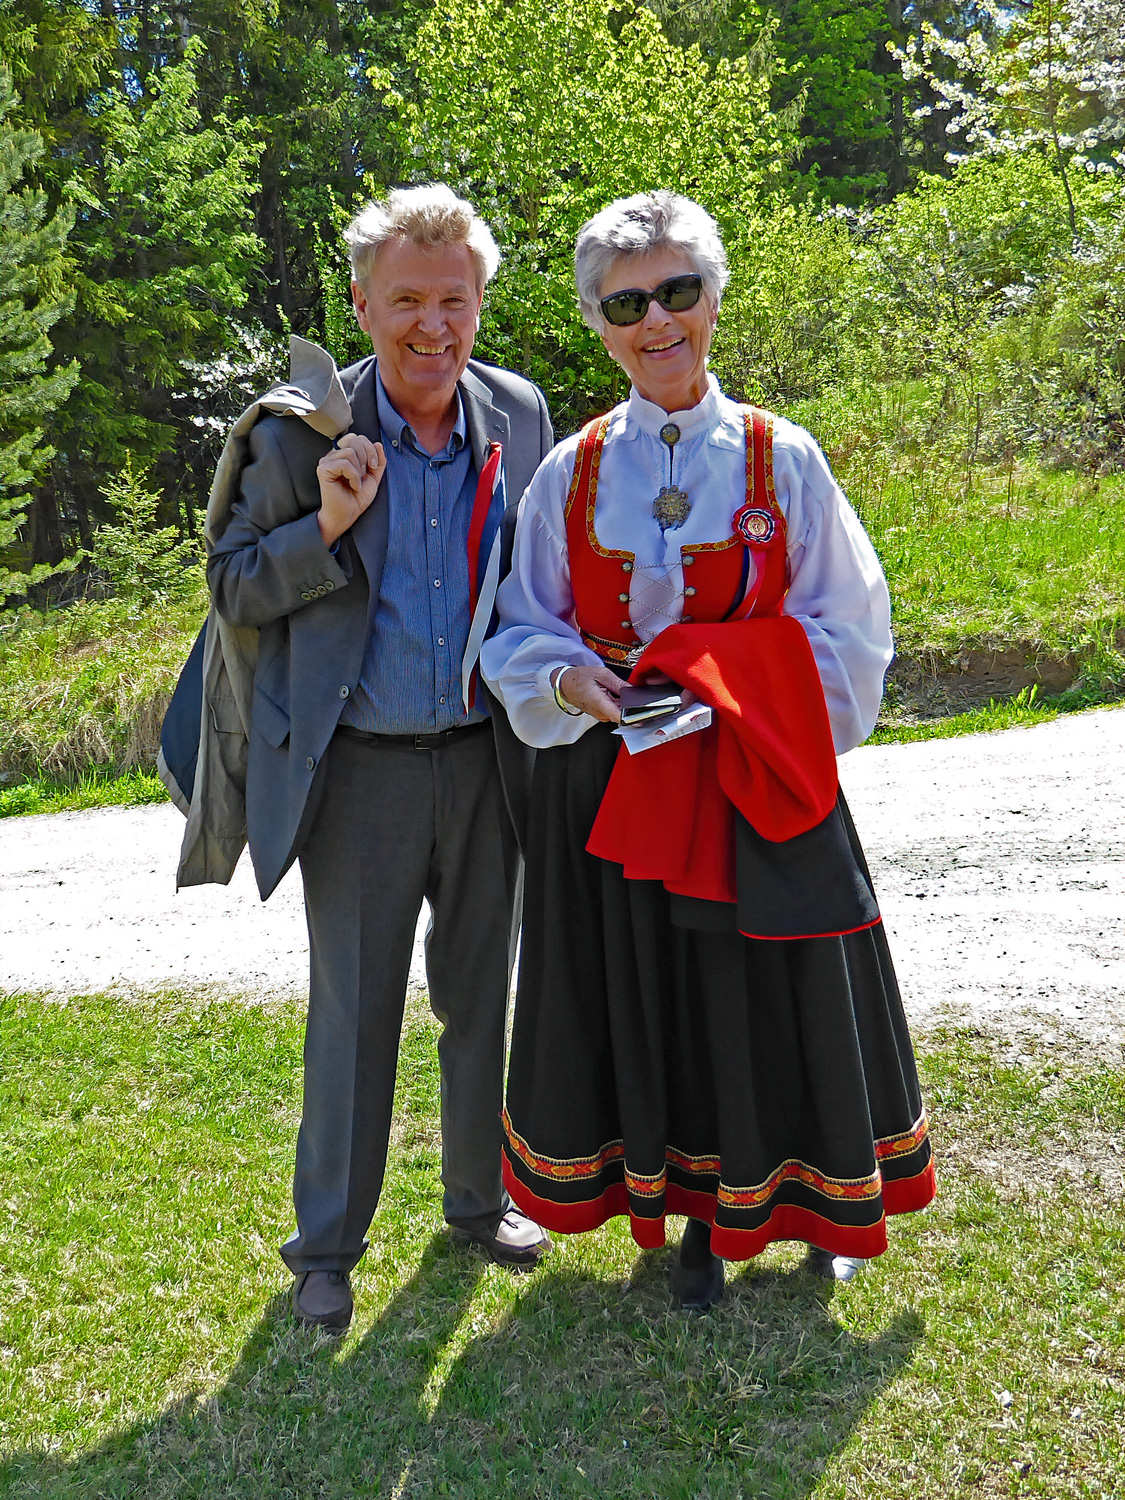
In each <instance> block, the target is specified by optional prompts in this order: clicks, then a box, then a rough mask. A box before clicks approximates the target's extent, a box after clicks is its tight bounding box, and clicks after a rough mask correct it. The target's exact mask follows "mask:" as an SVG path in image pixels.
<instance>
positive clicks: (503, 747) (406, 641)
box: [208, 185, 552, 1328]
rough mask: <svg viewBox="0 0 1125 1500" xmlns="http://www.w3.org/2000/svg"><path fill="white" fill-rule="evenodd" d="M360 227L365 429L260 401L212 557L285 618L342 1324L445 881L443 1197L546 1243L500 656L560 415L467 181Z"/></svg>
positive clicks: (277, 807) (304, 1263) (308, 1303)
mask: <svg viewBox="0 0 1125 1500" xmlns="http://www.w3.org/2000/svg"><path fill="white" fill-rule="evenodd" d="M346 238H347V242H348V246H349V249H350V252H351V263H352V273H353V277H354V279H353V281H352V297H353V302H354V307H355V315H356V319H357V321H358V322H359V325H360V327H361V328H362V329H363V330H364V331H365V332H366V333H367V334H368V335H369V336H370V338H371V343H372V348H373V350H374V357H373V358H368V359H365V360H362V361H360V362H359V363H358V364H356V365H352V366H351V367H350V368H348V369H346V370H344V371H342V372H341V375H340V381H341V383H342V385H343V389H344V392H345V393H346V395H347V397H348V400H349V402H350V405H351V417H352V421H351V428H350V430H349V431H348V432H346V433H344V434H343V435H342V436H340V437H339V438H338V439H337V440H336V441H335V442H334V443H332V442H330V440H329V439H328V438H327V437H324V436H322V435H321V434H320V433H319V432H318V431H316V430H315V427H313V426H310V425H309V424H308V422H306V421H301V420H300V419H299V418H298V417H295V416H266V417H265V418H263V419H262V420H259V421H258V422H257V424H256V425H255V426H254V427H253V428H252V430H251V432H250V435H249V458H250V461H249V463H248V464H247V466H246V467H245V468H244V470H243V471H242V475H241V479H240V482H239V496H238V499H237V501H236V502H235V504H234V506H233V508H232V512H231V518H230V521H229V523H228V524H227V525H226V528H225V530H224V531H223V533H222V535H221V536H220V537H219V538H218V540H217V542H216V543H215V545H214V547H213V550H212V554H211V558H210V561H209V564H208V576H209V580H210V584H211V589H212V593H213V596H214V601H215V606H216V609H217V610H218V612H219V614H220V615H221V616H223V618H224V619H225V620H226V621H227V622H228V623H229V624H231V625H234V626H253V627H257V628H258V629H259V630H260V639H259V644H258V657H257V667H256V670H255V675H254V697H253V709H252V714H251V722H250V735H249V750H248V763H247V773H246V825H247V834H248V839H249V844H250V852H251V857H252V858H253V861H254V867H255V872H256V874H257V877H258V883H259V886H260V888H261V890H262V894H263V896H265V895H268V894H269V892H270V891H271V890H272V889H273V887H274V886H275V885H276V883H277V881H278V880H279V879H280V878H281V876H282V875H283V874H284V872H285V870H286V869H287V868H288V867H289V865H290V864H291V863H292V861H293V859H294V858H299V859H300V864H301V874H302V877H303V881H304V891H305V907H306V913H307V916H308V924H309V943H310V950H311V979H310V993H309V1013H308V1022H307V1029H306V1036H305V1079H304V1109H303V1115H302V1120H301V1128H300V1133H299V1136H298V1141H297V1161H296V1171H295V1175H294V1186H293V1197H294V1205H295V1208H296V1214H297V1230H296V1233H295V1234H294V1235H293V1236H292V1237H291V1238H290V1239H289V1240H288V1241H287V1242H286V1243H285V1245H284V1246H283V1247H282V1251H281V1253H282V1256H283V1258H284V1260H285V1262H286V1264H287V1265H288V1267H289V1268H290V1270H291V1271H292V1272H293V1273H294V1276H295V1278H296V1279H295V1282H294V1289H293V1308H294V1312H295V1313H296V1315H297V1317H298V1318H299V1319H300V1320H301V1321H302V1322H304V1323H308V1324H319V1325H322V1326H326V1327H330V1328H344V1327H346V1326H347V1324H348V1322H349V1321H350V1319H351V1314H352V1295H351V1288H350V1284H349V1279H348V1273H349V1272H350V1270H351V1268H352V1267H353V1266H354V1265H355V1263H356V1262H357V1261H358V1260H359V1258H360V1256H361V1255H362V1254H363V1252H364V1250H365V1249H366V1248H367V1242H366V1239H365V1235H366V1232H367V1228H368V1225H369V1224H370V1222H371V1218H372V1216H373V1214H374V1211H375V1207H376V1205H377V1203H378V1198H379V1191H380V1188H381V1186H382V1179H383V1172H384V1168H385V1164H386V1154H387V1140H388V1135H389V1130H390V1120H391V1105H392V1096H393V1092H394V1080H395V1067H396V1062H397V1055H398V1037H399V1031H400V1027H401V1021H402V1012H403V1002H404V998H405V991H406V983H407V976H408V972H409V966H410V956H411V951H412V946H413V937H414V930H415V926H416V923H417V919H418V913H419V911H420V908H421V904H422V901H423V898H426V899H428V900H429V902H430V905H431V909H432V918H431V923H430V930H429V933H428V936H427V943H426V967H427V974H428V979H429V989H430V1004H431V1006H432V1008H433V1010H434V1013H435V1015H436V1016H437V1017H438V1019H439V1020H440V1021H441V1023H442V1025H443V1028H444V1030H443V1033H442V1036H441V1039H440V1041H439V1043H438V1056H439V1060H440V1066H441V1100H442V1105H441V1114H442V1120H441V1123H442V1181H443V1183H444V1203H443V1207H444V1212H445V1217H446V1219H447V1220H448V1221H449V1223H450V1224H451V1225H452V1226H453V1233H454V1235H455V1236H456V1237H457V1238H459V1239H461V1240H464V1241H470V1242H475V1243H476V1244H478V1245H480V1246H482V1247H483V1249H484V1250H485V1251H486V1252H487V1254H489V1255H490V1256H491V1257H492V1259H493V1260H495V1261H498V1262H499V1263H501V1264H505V1265H512V1266H527V1265H532V1264H534V1263H535V1261H536V1260H538V1258H539V1257H540V1256H541V1255H542V1254H543V1253H544V1252H545V1250H546V1249H547V1248H548V1247H549V1241H548V1239H547V1237H546V1235H545V1234H544V1233H543V1231H542V1230H541V1229H540V1228H539V1226H538V1225H537V1224H534V1223H533V1222H532V1221H531V1220H529V1219H527V1218H525V1217H524V1216H523V1215H522V1214H520V1213H519V1212H518V1211H517V1210H516V1209H515V1208H513V1207H512V1206H511V1204H510V1203H509V1201H508V1199H507V1196H506V1194H505V1193H504V1190H503V1187H502V1184H501V1178H500V1140H501V1127H500V1108H501V1089H502V1073H503V1047H504V1020H505V1012H506V1003H507V996H508V987H509V980H510V954H511V949H512V940H513V936H514V930H515V929H514V922H515V920H517V915H518V914H517V912H516V905H517V894H518V889H519V877H520V864H519V853H518V845H517V840H516V834H515V829H514V827H513V819H515V820H516V821H517V822H518V820H519V817H520V808H521V806H522V805H523V804H524V802H525V800H526V775H527V770H528V767H527V763H526V756H525V753H524V752H523V751H522V747H520V746H519V744H518V741H516V740H515V737H514V736H513V735H512V733H511V729H510V727H509V726H508V724H507V721H506V719H505V718H504V716H503V711H502V710H501V709H500V708H498V706H497V705H496V704H495V703H493V702H491V701H490V700H488V699H487V698H486V697H485V696H484V694H483V691H482V690H481V689H480V687H479V685H478V682H477V676H476V672H475V653H476V652H477V651H479V646H480V636H481V634H482V633H483V626H484V625H486V624H487V622H488V620H489V618H490V617H491V613H492V607H491V599H492V593H493V592H494V591H495V584H496V580H497V576H498V571H499V564H500V557H501V552H502V550H503V542H504V541H505V539H506V541H507V545H508V548H509V549H510V532H511V523H512V522H513V521H514V507H515V505H516V502H517V501H518V499H519V497H520V495H521V494H522V492H523V490H524V487H525V486H526V484H527V482H528V480H529V479H530V478H531V475H532V474H533V473H534V471H535V468H536V466H537V465H538V463H539V461H540V459H541V458H542V457H543V455H544V454H545V453H546V452H547V451H548V449H549V448H550V446H551V442H552V434H551V425H550V419H549V417H548V413H547V407H546V403H545V401H544V399H543V395H542V393H541V392H540V391H539V390H538V389H537V388H536V387H535V386H533V385H532V384H531V383H530V382H528V381H526V380H524V379H522V378H520V377H519V376H517V375H513V374H511V373H509V372H507V371H505V370H500V369H496V368H493V367H491V366H486V365H482V364H479V363H477V362H476V361H471V360H470V355H471V352H472V347H473V340H474V337H475V334H476V330H477V327H478V324H479V318H480V308H481V303H482V300H483V297H484V288H485V284H486V282H487V281H488V279H489V277H490V276H491V275H492V274H493V272H494V271H495V269H496V265H497V263H498V261H499V252H498V251H497V249H496V246H495V244H494V242H493V239H492V236H491V234H490V233H489V231H488V228H487V226H486V225H485V224H484V223H483V222H482V221H481V220H480V219H479V218H477V217H476V215H475V213H474V211H473V209H472V207H471V206H470V205H469V204H468V203H466V202H465V201H464V200H462V199H459V198H457V197H456V196H455V195H454V194H453V193H452V192H451V191H450V189H449V188H447V187H444V186H441V185H433V186H427V187H419V188H409V189H399V190H396V191H394V192H392V193H391V194H390V195H389V197H388V198H387V200H386V202H383V203H372V204H369V205H368V206H367V207H366V208H365V209H364V210H363V211H362V212H361V213H360V214H359V215H358V216H357V218H356V219H355V220H354V221H353V222H352V224H351V225H350V226H349V229H348V231H347V235H346ZM505 522H507V523H509V524H507V525H505ZM471 624H472V630H470V625H471ZM501 764H502V767H503V772H502V773H501Z"/></svg>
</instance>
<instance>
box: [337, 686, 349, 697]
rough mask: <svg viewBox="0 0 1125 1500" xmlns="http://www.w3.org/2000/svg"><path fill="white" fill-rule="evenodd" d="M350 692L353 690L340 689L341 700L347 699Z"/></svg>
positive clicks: (347, 688)
mask: <svg viewBox="0 0 1125 1500" xmlns="http://www.w3.org/2000/svg"><path fill="white" fill-rule="evenodd" d="M350 692H351V688H350V687H342V688H341V689H340V697H341V698H346V697H347V696H348V694H349V693H350Z"/></svg>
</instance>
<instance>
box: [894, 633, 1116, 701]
mask: <svg viewBox="0 0 1125 1500" xmlns="http://www.w3.org/2000/svg"><path fill="white" fill-rule="evenodd" d="M1115 645H1116V648H1117V650H1118V651H1119V652H1120V653H1121V654H1122V655H1125V630H1121V631H1118V633H1117V636H1116V640H1115ZM1083 665H1084V657H1083V656H1082V655H1080V654H1079V653H1078V652H1076V651H1064V652H1058V651H1056V652H1050V651H1043V650H1041V649H1040V648H1039V647H1037V646H1035V645H1033V644H1030V643H1028V644H1023V645H1021V644H1019V643H1016V644H1006V645H1003V646H987V645H985V646H974V647H965V648H963V649H961V650H959V651H949V652H941V651H927V652H922V653H919V654H913V655H912V654H910V653H908V652H907V653H904V654H903V655H901V656H897V657H896V658H895V660H894V661H893V662H892V664H891V669H890V671H889V672H888V673H887V690H886V700H885V706H886V709H888V710H890V712H891V714H892V715H893V716H894V717H895V718H907V719H910V718H917V719H938V718H944V717H945V716H946V715H948V714H958V713H965V712H966V711H968V710H969V709H973V708H983V707H985V706H986V705H987V704H988V703H990V702H991V701H992V700H993V699H995V701H996V702H997V703H1002V702H1004V701H1005V699H1008V698H1014V697H1015V696H1016V694H1017V693H1020V692H1021V691H1023V689H1025V688H1030V687H1033V686H1036V687H1038V689H1039V692H1040V695H1049V694H1052V693H1064V692H1066V691H1067V689H1068V688H1072V687H1074V685H1075V684H1076V683H1077V681H1078V679H1079V678H1080V676H1081V674H1082V669H1083Z"/></svg>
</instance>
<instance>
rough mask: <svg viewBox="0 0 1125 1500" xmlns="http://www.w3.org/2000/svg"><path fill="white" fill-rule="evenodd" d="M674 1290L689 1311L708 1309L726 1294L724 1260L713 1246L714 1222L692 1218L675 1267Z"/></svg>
mask: <svg viewBox="0 0 1125 1500" xmlns="http://www.w3.org/2000/svg"><path fill="white" fill-rule="evenodd" d="M672 1291H673V1292H674V1294H675V1297H676V1301H677V1302H678V1303H679V1304H680V1306H681V1307H682V1308H683V1309H684V1310H685V1311H686V1312H706V1311H707V1309H708V1308H709V1307H711V1306H712V1305H713V1304H714V1303H716V1302H718V1300H719V1298H720V1297H721V1296H722V1295H723V1263H722V1261H721V1260H720V1259H719V1257H718V1256H717V1255H715V1254H714V1252H713V1251H712V1249H711V1226H710V1224H705V1223H704V1222H703V1220H702V1219H689V1220H688V1221H687V1224H686V1225H685V1227H684V1237H683V1239H682V1240H681V1241H680V1254H679V1257H678V1259H677V1260H676V1264H675V1265H674V1266H673V1267H672Z"/></svg>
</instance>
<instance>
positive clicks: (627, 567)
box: [621, 563, 633, 573]
mask: <svg viewBox="0 0 1125 1500" xmlns="http://www.w3.org/2000/svg"><path fill="white" fill-rule="evenodd" d="M621 571H622V572H623V573H631V572H632V571H633V564H632V563H622V564H621Z"/></svg>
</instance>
